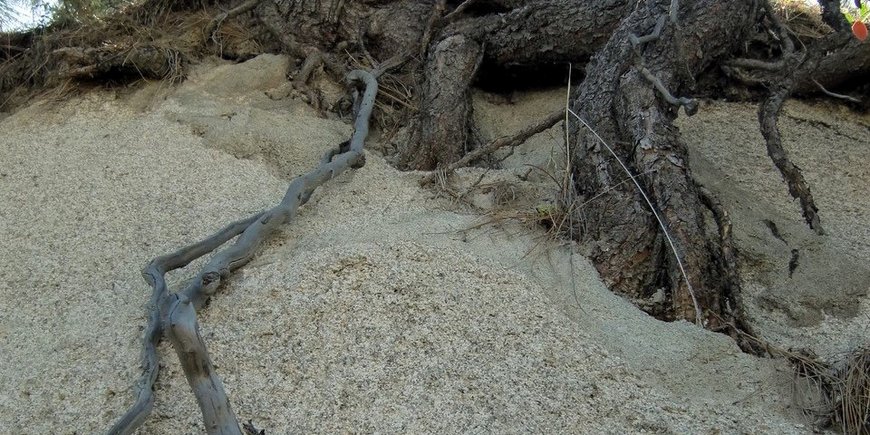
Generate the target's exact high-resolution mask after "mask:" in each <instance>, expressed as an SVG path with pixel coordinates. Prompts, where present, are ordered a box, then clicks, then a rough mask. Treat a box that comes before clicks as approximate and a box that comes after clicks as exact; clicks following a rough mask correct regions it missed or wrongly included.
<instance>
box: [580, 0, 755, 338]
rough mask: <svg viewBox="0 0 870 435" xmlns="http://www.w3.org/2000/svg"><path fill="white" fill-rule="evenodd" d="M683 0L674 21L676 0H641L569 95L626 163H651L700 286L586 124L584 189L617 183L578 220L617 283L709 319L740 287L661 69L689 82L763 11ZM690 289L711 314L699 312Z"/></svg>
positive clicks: (674, 86)
mask: <svg viewBox="0 0 870 435" xmlns="http://www.w3.org/2000/svg"><path fill="white" fill-rule="evenodd" d="M682 3H683V4H682V5H680V6H681V7H680V8H679V10H678V13H677V14H676V21H673V20H672V18H671V16H670V13H669V8H670V4H671V3H670V1H658V2H655V1H650V2H640V3H638V4H637V7H636V8H635V9H634V11H633V12H632V13H631V14H630V15H629V16H628V17H627V18H626V19H625V20H624V21H623V22H622V23H621V24H620V26H619V28H618V29H617V30H616V31H615V32H614V33H613V35H612V36H611V38H610V40H609V41H608V43H607V45H606V46H605V47H603V48H602V49H601V50H600V51H599V53H598V54H597V55H596V57H595V59H593V61H592V63H591V64H590V65H589V67H588V69H587V78H586V80H585V81H584V82H583V84H582V85H581V86H580V89H579V95H578V96H577V98H576V99H575V100H574V102H573V104H572V106H573V110H574V111H575V112H576V113H578V114H579V115H580V117H582V118H583V119H584V120H585V121H586V122H587V123H588V124H589V126H590V127H591V128H592V129H594V130H595V131H596V132H597V134H598V135H600V136H601V138H603V139H604V140H605V141H606V142H608V143H609V144H610V146H611V147H612V148H613V149H614V151H615V152H616V154H618V155H619V156H620V158H621V159H622V160H623V161H624V162H626V164H627V165H628V167H629V169H630V170H631V172H633V173H634V174H642V173H643V174H649V175H647V176H645V177H643V178H642V180H643V183H642V186H643V187H644V189H645V190H646V192H648V194H649V196H650V197H651V200H652V202H653V205H654V206H655V207H656V208H657V209H658V210H660V211H661V214H662V216H663V218H664V222H665V226H666V227H667V228H668V230H669V232H670V234H671V235H672V236H673V238H674V239H675V245H676V247H677V251H678V255H680V257H681V258H682V260H683V262H684V264H685V270H686V273H687V276H688V279H689V281H690V284H691V285H692V286H693V287H694V293H695V294H694V295H692V292H690V288H689V286H688V284H689V283H687V282H686V280H685V279H683V277H682V276H681V272H680V270H679V267H678V264H677V263H676V261H674V260H675V257H674V255H672V254H671V253H670V252H669V247H668V246H666V244H665V243H664V242H663V238H662V231H661V230H660V229H659V228H658V225H657V222H656V221H655V219H654V217H653V216H652V215H651V213H650V210H649V207H648V206H647V204H646V203H645V201H644V200H643V199H642V198H641V196H640V195H639V193H638V191H637V189H635V186H633V185H628V184H619V185H617V184H618V183H617V182H618V181H619V180H621V179H622V178H624V177H625V174H624V172H623V171H622V169H621V168H620V167H619V165H618V164H617V163H616V162H615V161H614V159H613V158H612V157H611V156H610V154H609V151H607V150H606V149H605V147H604V146H602V144H601V143H600V142H599V139H598V138H597V137H596V136H595V135H594V134H593V133H591V132H590V131H589V130H587V129H585V128H584V127H582V126H579V125H575V126H573V127H572V137H573V138H574V139H575V140H576V142H575V143H576V146H574V148H573V151H574V155H573V162H572V165H573V166H572V167H573V176H574V183H575V186H576V188H577V192H578V193H579V194H580V196H581V198H588V197H592V196H595V195H598V194H599V193H600V192H602V191H604V190H607V189H611V186H615V189H614V190H613V191H611V192H610V193H608V195H606V197H605V198H603V199H601V200H599V201H600V202H598V204H597V205H596V206H595V207H593V208H586V209H583V210H577V211H576V213H577V222H578V224H579V227H580V228H579V230H581V231H582V234H583V237H584V238H585V239H586V240H588V241H589V242H590V243H591V244H592V245H593V246H594V249H593V254H592V259H593V261H594V263H595V265H596V266H597V268H598V270H599V272H600V273H601V275H602V277H603V278H604V279H605V280H606V281H607V282H608V283H609V284H610V285H611V286H612V287H613V288H614V289H615V290H617V291H618V292H620V293H622V294H624V295H627V296H629V297H630V298H632V299H635V300H646V299H652V298H653V296H654V295H656V293H659V294H658V300H659V301H661V302H660V303H659V304H658V305H659V306H658V307H656V308H654V309H653V311H654V312H655V314H657V315H658V316H659V317H665V318H682V319H695V318H696V315H697V314H702V316H703V317H704V318H705V320H706V321H710V320H712V319H713V317H711V315H710V314H715V315H718V316H722V317H725V318H732V317H733V314H734V313H726V312H724V310H725V307H726V306H727V305H729V298H730V297H731V294H732V292H733V291H736V290H737V289H729V288H724V287H725V286H724V285H723V284H724V283H728V281H727V280H724V279H722V277H723V275H726V274H727V273H728V272H727V270H725V268H726V267H728V266H727V262H724V261H722V258H721V250H720V249H719V248H718V245H719V243H718V241H717V240H710V239H709V237H708V235H707V234H708V233H707V231H706V229H705V227H704V216H703V209H702V204H701V201H700V196H699V192H698V188H697V186H696V185H695V182H694V180H693V178H692V174H691V172H690V170H689V167H688V153H687V149H686V145H685V143H684V142H683V141H682V140H681V139H680V136H679V131H678V130H677V129H676V128H675V127H674V126H673V120H674V119H675V118H676V116H677V114H678V109H679V106H674V105H672V104H671V103H669V102H667V101H666V98H664V97H663V95H662V93H661V92H660V91H657V89H656V87H655V85H654V81H655V80H654V79H657V80H660V81H661V84H662V85H664V88H665V89H666V90H667V91H669V92H671V93H674V94H677V95H685V94H686V93H690V92H691V90H692V89H691V87H692V84H693V83H694V81H695V79H696V77H697V76H698V75H699V74H701V73H702V72H703V71H705V70H707V69H708V68H709V67H710V66H711V65H712V64H714V63H715V62H718V61H722V60H724V59H727V58H728V57H729V56H731V55H732V53H734V52H736V51H737V49H738V47H739V44H740V42H741V41H742V40H743V38H744V36H745V34H746V33H747V32H748V30H749V28H750V26H751V25H752V24H753V23H754V22H755V18H756V17H755V15H756V13H755V8H753V6H752V2H746V1H740V0H730V1H729V0H707V1H704V0H699V1H695V2H682ZM660 22H664V25H663V27H662V28H661V35H660V36H659V37H658V38H657V39H653V40H651V41H649V42H647V43H640V44H637V45H635V44H633V43H632V42H631V40H630V37H631V35H635V36H638V37H640V36H643V35H647V34H650V33H653V32H654V30H655V29H656V27H657V25H659V23H660ZM692 110H693V108H692V107H689V108H687V112H690V113H691V111H692ZM729 284H733V283H729ZM662 291H663V292H664V295H665V296H666V297H665V298H664V299H662V298H661V295H662ZM693 296H694V299H696V300H697V303H698V304H699V305H700V309H701V310H704V311H709V314H704V313H696V312H695V307H694V303H693ZM730 305H733V304H730Z"/></svg>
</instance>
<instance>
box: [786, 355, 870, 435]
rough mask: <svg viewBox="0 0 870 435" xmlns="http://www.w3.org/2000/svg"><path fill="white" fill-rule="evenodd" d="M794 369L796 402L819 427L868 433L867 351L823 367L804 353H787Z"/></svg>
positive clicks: (869, 380)
mask: <svg viewBox="0 0 870 435" xmlns="http://www.w3.org/2000/svg"><path fill="white" fill-rule="evenodd" d="M786 356H787V358H788V360H789V361H790V362H791V363H792V365H793V366H794V368H795V375H796V382H795V402H796V403H797V404H798V406H800V408H801V409H802V410H803V412H804V414H805V415H807V416H808V417H810V418H812V419H814V421H815V423H816V425H818V426H819V427H831V426H834V427H837V428H838V429H840V430H841V431H842V432H843V433H845V434H849V435H852V434H855V435H859V434H868V433H870V348H868V347H862V348H858V349H856V350H854V351H852V352H851V353H849V354H848V355H847V356H846V357H845V358H843V359H842V360H839V361H836V362H834V363H826V362H823V361H821V360H820V359H819V358H817V357H816V356H815V355H814V354H812V353H811V352H807V351H802V352H793V353H788V354H787V355H786Z"/></svg>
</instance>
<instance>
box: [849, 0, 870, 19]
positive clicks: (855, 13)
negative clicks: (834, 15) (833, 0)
mask: <svg viewBox="0 0 870 435" xmlns="http://www.w3.org/2000/svg"><path fill="white" fill-rule="evenodd" d="M843 15H845V16H846V21H848V22H849V24H852V23H854V22H855V21H858V20H861V21H865V22H866V21H867V19H868V18H870V5H868V2H866V1H865V2H862V3H861V6H860V7H858V8H854V7H848V8H845V10H844V11H843Z"/></svg>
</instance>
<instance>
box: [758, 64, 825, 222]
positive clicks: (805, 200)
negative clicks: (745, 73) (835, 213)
mask: <svg viewBox="0 0 870 435" xmlns="http://www.w3.org/2000/svg"><path fill="white" fill-rule="evenodd" d="M790 84H791V80H789V81H788V83H787V84H782V85H780V86H778V87H777V88H775V89H774V90H773V91H771V93H770V95H769V96H768V97H767V98H766V99H765V100H764V101H763V102H762V103H761V107H759V110H758V121H759V123H760V124H761V134H762V136H764V140H765V142H766V145H767V155H768V156H770V159H771V160H773V163H774V165H776V167H777V169H779V172H780V173H781V174H782V177H783V178H784V179H785V182H786V184H787V185H788V191H789V193H790V194H791V196H792V197H794V198H796V199H798V200H799V201H800V203H801V210H802V211H803V215H804V219H805V220H806V222H807V225H809V227H810V228H812V229H813V230H815V231H816V232H817V233H818V234H824V233H825V231H824V230H823V229H822V223H821V220H820V219H819V208H818V207H816V203H815V200H813V194H812V193H811V192H810V187H809V185H807V182H806V180H805V179H804V176H803V173H801V170H800V168H799V167H798V166H797V165H795V164H794V163H792V161H791V160H790V159H789V158H788V153H786V151H785V149H783V147H782V135H781V134H780V132H779V126H778V125H777V124H778V119H779V113H780V111H781V110H782V105H783V103H784V102H785V99H786V98H787V97H788V95H789V94H790V93H791V86H790Z"/></svg>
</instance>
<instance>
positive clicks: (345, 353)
mask: <svg viewBox="0 0 870 435" xmlns="http://www.w3.org/2000/svg"><path fill="white" fill-rule="evenodd" d="M285 65H286V60H284V59H283V58H280V57H274V56H261V57H259V58H257V59H254V60H252V61H250V62H248V63H246V64H240V65H216V66H215V65H212V66H208V67H203V69H202V71H201V72H200V74H198V75H194V77H192V79H191V80H190V81H188V82H187V83H185V84H183V85H182V86H181V87H179V88H177V89H165V88H159V86H158V85H154V86H152V87H146V88H145V89H142V90H140V91H137V92H136V93H134V94H132V95H124V96H120V97H119V96H117V95H114V94H112V93H109V92H99V93H92V94H89V95H88V96H85V97H82V98H76V99H73V100H71V101H68V102H65V103H61V104H57V105H53V104H50V103H41V104H36V105H33V106H31V107H29V108H27V109H24V110H21V111H19V112H18V113H15V114H13V115H12V116H10V117H8V118H6V119H4V120H2V121H0V127H2V129H3V131H4V135H3V136H2V138H0V168H3V169H2V175H0V216H2V219H0V237H2V238H3V240H5V241H6V246H7V248H8V249H6V250H4V251H3V252H2V253H0V256H2V261H3V264H4V265H6V267H5V268H4V269H3V272H2V275H0V309H2V311H3V312H4V314H5V315H4V316H3V317H2V319H0V432H2V433H73V432H78V433H82V432H85V433H93V432H101V431H103V430H105V429H106V428H108V426H109V425H110V424H111V422H112V421H114V419H116V418H117V417H118V416H119V415H120V414H121V413H122V412H123V411H124V409H125V407H126V406H128V405H129V404H130V403H131V399H132V397H131V389H132V383H133V381H134V380H135V379H136V377H137V376H138V361H137V358H138V352H139V340H140V337H139V335H140V333H141V327H142V326H143V325H144V317H143V314H144V304H145V302H146V300H147V291H146V290H147V287H146V286H145V284H144V282H143V281H142V280H141V278H140V277H139V276H138V275H139V272H138V270H139V268H140V267H141V266H142V265H143V264H145V262H146V261H147V260H148V259H150V258H151V257H153V256H155V255H159V254H162V253H165V252H168V251H170V250H172V249H174V248H176V247H178V246H180V245H182V244H184V243H187V242H190V241H192V240H195V239H198V238H200V237H203V236H205V235H207V234H209V232H210V231H213V230H214V229H216V228H218V227H220V226H221V225H222V224H224V223H226V222H229V221H231V220H234V219H237V218H239V217H242V216H246V215H248V214H249V213H251V212H254V211H256V210H259V209H261V208H263V207H266V206H268V205H270V204H272V203H274V202H276V201H277V200H278V199H279V198H280V197H281V195H282V193H283V188H284V186H285V183H286V178H288V177H291V176H294V175H297V174H298V173H300V172H302V171H304V170H306V169H307V168H310V167H311V166H312V165H313V164H314V163H315V162H316V160H317V158H318V157H319V155H320V153H321V152H322V151H323V150H325V149H327V148H328V147H330V146H333V145H335V144H336V143H339V142H341V141H343V140H345V139H346V138H347V135H348V134H349V132H350V129H349V128H348V127H347V125H345V124H344V123H342V122H339V121H334V120H332V121H330V120H323V119H320V118H317V117H316V116H315V115H314V113H312V112H311V111H310V110H309V109H307V108H306V107H305V106H304V105H303V104H301V103H298V102H296V101H292V100H289V99H284V100H272V99H271V98H269V97H268V96H267V95H266V94H265V91H268V90H269V89H268V88H264V87H263V86H262V85H261V83H263V82H268V83H270V84H271V85H273V86H281V83H282V80H281V79H280V77H283V71H284V68H285ZM254 67H255V68H254ZM245 71H247V72H248V73H251V71H256V72H257V74H260V75H261V76H262V77H265V78H264V79H263V80H250V81H243V82H236V81H234V80H232V77H235V76H236V75H237V74H240V73H242V72H245ZM251 74H253V73H251ZM269 77H271V79H268V78H269ZM267 79H268V80H267ZM270 80H271V81H270ZM534 98H536V99H535V101H537V103H534V104H528V105H523V99H522V98H520V99H519V100H518V101H517V102H516V104H515V105H513V106H510V107H508V108H505V107H498V106H497V105H492V106H491V107H489V108H488V109H487V108H485V107H483V106H482V105H481V109H480V113H481V114H482V115H483V118H482V119H486V115H485V113H484V112H485V111H486V110H492V111H494V112H491V114H492V115H494V116H495V115H498V113H497V111H498V110H505V111H510V113H513V115H511V116H500V117H499V116H496V117H497V118H501V119H502V120H503V121H504V122H505V123H504V124H501V125H499V126H494V125H493V124H490V127H488V128H489V129H490V130H489V131H491V132H494V131H497V130H500V129H506V130H509V129H511V128H514V126H518V125H522V124H523V123H524V121H523V119H524V118H525V119H526V120H527V119H529V118H528V117H529V116H533V114H535V113H538V112H542V113H545V110H544V109H545V106H546V104H543V103H542V101H543V100H541V98H542V97H540V95H538V96H537V97H534ZM543 98H544V100H546V99H547V98H550V97H543ZM553 98H562V96H561V93H558V94H557V93H553ZM554 104H558V103H555V102H554ZM505 113H506V112H505ZM505 133H508V132H507V131H505ZM503 134H504V133H503ZM547 134H552V133H545V134H544V135H541V136H539V137H538V138H536V139H535V140H536V141H538V143H540V144H544V143H545V142H546V141H547V137H548V136H547ZM526 151H529V153H531V154H529V153H527V154H529V155H528V156H527V157H528V158H529V159H533V158H538V157H540V156H537V157H536V155H532V154H534V153H532V151H533V150H530V149H527V150H526ZM521 154H522V153H521ZM517 165H519V163H517ZM511 171H512V170H511V169H507V170H505V171H501V172H497V173H494V175H495V176H502V177H510V176H513V175H511V174H513V173H512V172H511ZM479 173H480V170H477V169H469V170H465V171H463V172H462V173H461V174H460V178H461V177H475V178H476V175H477V174H479ZM415 180H416V175H415V174H413V173H400V172H397V171H395V170H394V169H392V168H391V167H390V166H389V165H387V163H386V162H385V161H384V159H383V158H381V157H380V156H378V155H377V154H376V153H370V154H369V156H368V163H367V165H366V166H365V167H364V168H363V169H361V170H359V171H356V172H353V173H348V174H345V175H343V176H341V177H339V178H337V179H335V180H332V181H331V182H330V183H329V184H328V185H326V186H324V187H323V188H322V189H321V190H319V191H318V192H317V193H316V194H315V195H314V196H313V197H312V199H311V201H310V202H309V204H308V205H306V207H305V208H304V210H302V211H301V213H300V215H299V216H298V218H297V219H296V220H295V221H294V222H293V223H292V224H291V225H289V226H287V227H286V228H285V229H284V230H282V232H281V234H279V235H278V236H277V237H275V238H274V239H273V240H272V241H271V242H269V243H268V244H267V246H264V247H263V250H262V253H261V255H259V256H258V257H257V258H255V260H253V261H252V262H251V263H250V264H249V265H248V266H246V267H245V268H244V269H242V270H241V271H240V273H238V274H237V275H236V276H235V277H234V278H232V279H230V280H229V282H228V283H227V284H226V285H225V286H224V288H223V289H222V290H221V292H220V293H219V294H218V295H217V296H216V297H215V298H214V300H213V301H212V303H211V305H210V306H209V307H207V308H206V309H205V310H204V312H203V313H202V315H201V317H200V321H201V325H202V328H203V331H202V333H203V336H204V337H205V340H206V342H207V343H208V345H209V347H210V349H211V351H212V356H213V359H214V360H215V362H216V364H217V370H218V371H219V373H220V375H221V376H222V378H223V380H224V383H225V386H226V388H227V390H228V393H229V394H230V399H231V402H232V405H233V407H234V409H235V411H236V412H237V414H238V415H239V417H240V418H241V419H244V420H248V419H251V420H253V421H254V422H255V423H256V424H257V425H258V426H259V427H263V428H265V429H266V430H267V433H295V432H305V433H308V432H314V433H334V432H356V431H360V432H412V433H442V432H448V433H449V432H496V433H526V432H533V433H553V432H575V433H626V432H643V431H646V432H660V433H668V432H671V433H674V432H675V433H708V432H714V431H721V432H724V433H736V432H752V433H802V432H805V431H806V429H805V428H804V426H802V425H801V424H800V423H799V421H798V420H796V419H795V418H794V416H793V415H791V414H790V412H789V411H788V410H787V409H786V404H787V392H788V381H789V379H790V374H789V372H788V368H787V367H785V366H784V365H783V364H782V363H781V362H778V361H770V360H759V359H756V358H752V357H749V356H747V355H744V354H741V353H740V352H739V350H738V349H737V348H736V346H735V345H734V344H733V343H732V342H730V341H729V340H728V339H727V338H725V337H723V336H720V335H716V334H713V333H710V332H707V331H703V330H700V329H697V328H695V327H694V326H692V325H689V324H686V323H675V324H665V323H661V322H658V321H656V320H654V319H651V318H649V317H648V316H646V315H645V314H643V313H641V312H640V311H638V310H637V309H635V308H634V307H632V306H630V305H629V304H628V303H626V302H625V301H623V300H622V299H620V298H618V297H616V296H614V295H612V294H611V293H610V292H608V291H607V289H606V288H605V287H604V286H603V284H602V283H601V282H600V280H599V279H598V277H597V275H596V274H595V272H594V269H593V268H592V267H591V265H589V264H588V262H586V261H585V259H583V258H582V257H579V256H577V255H573V256H572V255H569V253H568V252H567V251H566V250H565V249H564V248H560V247H550V248H548V249H547V250H546V253H545V254H540V255H527V254H528V253H529V252H530V251H532V250H533V248H535V247H536V246H540V245H539V241H540V238H539V236H540V234H538V233H535V231H534V230H531V229H528V228H523V227H519V226H512V225H511V224H509V223H505V225H504V226H503V227H501V228H492V227H485V228H483V229H480V230H475V231H462V230H463V229H467V228H469V227H471V226H472V225H474V224H475V223H477V222H478V219H479V216H478V215H477V214H476V213H472V212H470V211H467V210H466V211H463V210H464V209H462V208H458V207H456V206H455V204H451V203H450V202H449V201H446V200H444V199H440V198H437V197H435V195H433V193H432V192H429V191H425V190H421V189H419V188H418V187H417V185H416V183H415ZM811 182H812V180H811ZM823 216H824V215H823ZM189 275H190V272H189V271H188V272H184V273H180V274H177V275H174V276H173V277H172V278H173V279H172V281H173V282H174V283H179V282H181V281H182V280H183V279H184V278H185V277H186V276H189ZM162 352H163V353H162V355H163V356H165V358H164V360H163V364H164V365H165V369H164V370H163V371H162V372H161V377H160V380H159V381H158V385H157V404H156V409H155V412H154V415H153V416H152V418H151V419H149V421H148V423H147V424H146V426H145V427H144V429H143V430H142V432H143V433H155V434H176V433H199V432H201V431H202V425H201V423H200V421H199V420H200V417H199V411H198V409H197V408H196V404H195V402H194V399H193V397H192V395H191V394H190V393H189V389H188V387H187V385H186V382H185V380H184V378H183V376H182V374H181V373H180V368H179V366H178V364H177V362H176V361H175V356H174V354H173V353H172V352H171V351H170V349H169V348H168V347H166V346H164V347H163V349H162Z"/></svg>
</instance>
